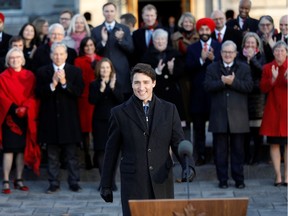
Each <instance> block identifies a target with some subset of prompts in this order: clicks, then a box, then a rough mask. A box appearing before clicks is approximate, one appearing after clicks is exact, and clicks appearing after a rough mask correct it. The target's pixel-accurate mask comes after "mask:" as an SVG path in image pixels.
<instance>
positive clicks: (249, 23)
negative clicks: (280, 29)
mask: <svg viewBox="0 0 288 216" xmlns="http://www.w3.org/2000/svg"><path fill="white" fill-rule="evenodd" d="M239 22H240V21H239V15H238V16H237V18H236V19H231V20H229V21H228V22H227V23H226V26H228V27H229V28H233V29H238V30H240V31H241V33H242V37H243V36H244V35H243V33H245V32H246V31H248V32H255V33H257V31H258V23H259V20H257V19H253V18H251V17H247V18H246V20H245V23H244V25H243V26H242V28H240V24H239Z"/></svg>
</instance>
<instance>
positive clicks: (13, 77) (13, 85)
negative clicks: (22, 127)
mask: <svg viewBox="0 0 288 216" xmlns="http://www.w3.org/2000/svg"><path fill="white" fill-rule="evenodd" d="M35 84H36V79H35V76H34V74H33V73H32V72H31V71H28V70H25V69H22V70H21V71H20V72H15V71H14V70H13V69H12V68H8V69H6V70H5V71H4V72H3V73H1V75H0V146H2V124H3V122H4V121H5V120H6V118H7V113H8V111H9V109H10V107H11V105H12V104H13V103H14V104H16V105H17V106H25V107H27V108H28V110H27V120H28V126H27V134H26V146H25V151H24V162H25V164H27V165H28V166H30V167H31V168H32V169H33V171H34V172H35V173H36V174H39V166H40V161H41V154H40V147H39V145H38V143H37V142H36V136H37V125H36V124H37V122H36V120H37V115H38V101H37V100H36V99H35V96H34V90H35ZM14 124H15V123H14ZM15 126H17V125H16V124H15ZM11 130H12V129H11ZM12 131H13V130H12Z"/></svg>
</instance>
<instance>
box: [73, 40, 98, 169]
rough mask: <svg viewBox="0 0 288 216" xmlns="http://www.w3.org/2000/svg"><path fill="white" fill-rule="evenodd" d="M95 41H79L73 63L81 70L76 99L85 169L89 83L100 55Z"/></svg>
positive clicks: (90, 109) (90, 112)
mask: <svg viewBox="0 0 288 216" xmlns="http://www.w3.org/2000/svg"><path fill="white" fill-rule="evenodd" d="M95 52H96V45H95V41H94V39H93V38H91V37H85V38H84V39H83V40H82V41H81V43H80V49H79V57H78V58H76V59H75V62H74V65H75V66H76V67H79V68H80V69H81V70H82V77H83V82H84V90H83V93H82V95H81V96H80V98H79V100H78V107H79V112H80V122H81V129H82V137H83V138H82V140H83V141H82V144H83V150H84V155H85V166H86V169H92V162H91V157H90V153H89V134H90V132H92V115H93V110H94V105H91V104H90V103H89V102H88V93H89V85H90V83H91V82H92V81H93V80H94V79H95V73H94V71H95V66H96V63H97V62H98V61H100V60H101V58H102V57H100V56H98V55H97V54H96V53H95Z"/></svg>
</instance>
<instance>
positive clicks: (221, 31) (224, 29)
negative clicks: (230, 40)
mask: <svg viewBox="0 0 288 216" xmlns="http://www.w3.org/2000/svg"><path fill="white" fill-rule="evenodd" d="M226 28H227V27H226V25H224V26H223V28H222V29H221V30H220V31H218V30H217V29H215V34H216V36H218V33H219V32H220V33H221V36H222V38H223V35H224V34H225V31H226Z"/></svg>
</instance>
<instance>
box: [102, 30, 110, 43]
mask: <svg viewBox="0 0 288 216" xmlns="http://www.w3.org/2000/svg"><path fill="white" fill-rule="evenodd" d="M101 38H102V42H103V43H105V44H106V42H107V41H108V32H107V29H106V27H105V26H103V28H102V29H101Z"/></svg>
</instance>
